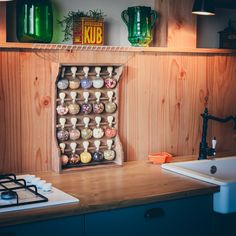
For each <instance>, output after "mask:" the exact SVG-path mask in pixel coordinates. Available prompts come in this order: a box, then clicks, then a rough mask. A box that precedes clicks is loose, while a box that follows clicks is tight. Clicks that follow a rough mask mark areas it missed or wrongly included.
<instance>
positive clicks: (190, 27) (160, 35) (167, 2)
mask: <svg viewBox="0 0 236 236" xmlns="http://www.w3.org/2000/svg"><path fill="white" fill-rule="evenodd" d="M192 6H193V0H178V1H177V0H155V9H156V10H157V11H158V12H159V15H160V24H159V28H158V24H157V30H156V32H155V37H154V38H155V43H154V45H155V46H167V47H170V48H196V45H197V21H196V19H197V18H196V16H195V15H193V14H192ZM165 41H166V42H165Z"/></svg>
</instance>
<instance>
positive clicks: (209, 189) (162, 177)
mask: <svg viewBox="0 0 236 236" xmlns="http://www.w3.org/2000/svg"><path fill="white" fill-rule="evenodd" d="M37 176H40V177H41V178H43V179H45V180H47V181H48V182H51V183H52V184H53V186H54V187H56V188H59V189H61V190H62V191H64V192H66V193H68V194H71V195H73V196H74V197H76V198H79V199H80V203H79V204H70V205H64V206H56V207H48V208H44V209H34V210H28V211H24V212H23V211H20V212H14V213H1V215H0V226H3V225H11V224H16V223H17V224H18V223H25V222H33V221H38V220H46V219H52V218H58V217H62V216H70V215H79V214H83V213H89V212H95V211H101V210H108V209H114V208H120V207H127V206H132V205H139V204H145V203H151V202H157V201H167V200H171V199H177V198H184V197H189V196H195V195H202V194H209V193H214V192H217V191H219V187H218V186H216V185H212V184H207V183H204V182H201V181H198V180H194V179H191V178H188V177H184V176H181V175H178V174H174V173H171V172H169V171H167V170H163V169H161V167H160V166H159V165H153V164H151V163H149V162H147V161H135V162H128V163H125V164H124V166H123V167H111V168H105V169H97V170H92V171H78V172H71V173H65V174H57V173H51V172H50V173H37Z"/></svg>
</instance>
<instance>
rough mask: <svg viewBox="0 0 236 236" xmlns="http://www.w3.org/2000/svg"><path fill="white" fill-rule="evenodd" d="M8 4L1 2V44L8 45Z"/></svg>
mask: <svg viewBox="0 0 236 236" xmlns="http://www.w3.org/2000/svg"><path fill="white" fill-rule="evenodd" d="M6 24H7V23H6V2H0V44H3V43H6V40H7V35H6V31H7V25H6Z"/></svg>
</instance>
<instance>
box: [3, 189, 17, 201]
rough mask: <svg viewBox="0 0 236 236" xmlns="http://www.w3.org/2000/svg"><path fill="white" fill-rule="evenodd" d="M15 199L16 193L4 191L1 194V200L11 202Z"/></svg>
mask: <svg viewBox="0 0 236 236" xmlns="http://www.w3.org/2000/svg"><path fill="white" fill-rule="evenodd" d="M16 198H17V193H16V192H14V191H10V190H8V191H4V192H2V193H1V199H2V200H12V199H16Z"/></svg>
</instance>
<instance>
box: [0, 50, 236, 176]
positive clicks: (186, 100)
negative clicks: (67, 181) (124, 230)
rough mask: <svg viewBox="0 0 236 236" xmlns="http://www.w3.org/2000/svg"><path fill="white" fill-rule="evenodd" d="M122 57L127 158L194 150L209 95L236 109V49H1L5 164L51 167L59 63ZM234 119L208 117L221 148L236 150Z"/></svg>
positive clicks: (0, 162) (223, 111)
mask: <svg viewBox="0 0 236 236" xmlns="http://www.w3.org/2000/svg"><path fill="white" fill-rule="evenodd" d="M60 62H61V63H68V62H70V63H111V62H112V63H123V64H125V68H124V73H123V76H122V80H121V94H120V101H121V106H120V127H121V129H120V136H121V141H122V143H123V146H124V151H125V159H126V161H132V160H140V159H145V158H146V156H147V154H148V153H152V152H159V151H168V152H170V153H173V154H174V155H186V154H196V153H197V152H198V146H199V141H200V135H201V118H200V113H201V112H202V111H203V109H204V104H205V100H204V98H205V96H208V97H209V110H210V113H212V114H214V115H217V116H226V115H230V114H236V106H235V102H236V93H235V90H236V73H235V72H236V57H235V56H232V55H217V54H214V55H210V54H209V55H206V54H205V55H202V54H190V53H176V54H173V53H172V54H170V53H121V52H103V53H102V52H74V53H72V52H60V53H59V52H43V51H38V52H37V51H35V52H32V51H9V50H8V51H7V50H6V51H1V52H0V110H1V116H0V133H1V138H0V172H3V171H4V172H8V171H14V172H22V171H23V172H28V171H46V170H50V169H51V153H52V139H53V138H54V137H53V134H52V132H51V130H52V125H51V124H52V109H53V108H52V99H53V97H52V94H51V91H52V88H53V86H54V81H55V76H52V66H53V65H55V63H60ZM232 128H233V124H232V123H229V124H218V123H216V122H215V123H214V122H210V125H209V137H212V136H213V135H214V136H216V137H217V139H218V151H235V150H236V145H235V144H236V140H235V138H234V137H235V133H234V132H233V129H232Z"/></svg>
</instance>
